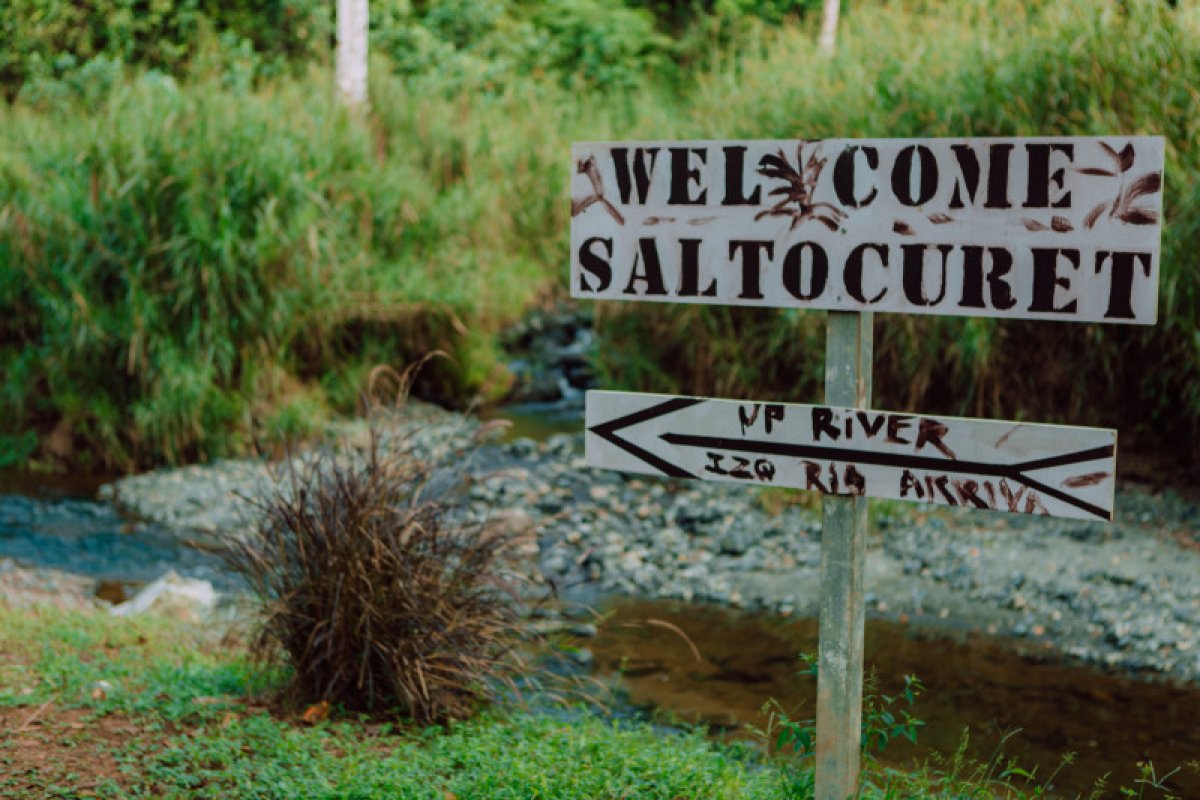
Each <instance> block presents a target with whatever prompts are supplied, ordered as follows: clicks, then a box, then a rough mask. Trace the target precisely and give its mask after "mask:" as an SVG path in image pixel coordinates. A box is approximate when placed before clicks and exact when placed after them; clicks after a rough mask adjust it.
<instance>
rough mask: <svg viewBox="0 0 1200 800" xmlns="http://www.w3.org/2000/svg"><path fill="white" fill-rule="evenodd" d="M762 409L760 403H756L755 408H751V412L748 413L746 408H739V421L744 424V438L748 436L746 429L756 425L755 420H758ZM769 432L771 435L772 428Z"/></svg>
mask: <svg viewBox="0 0 1200 800" xmlns="http://www.w3.org/2000/svg"><path fill="white" fill-rule="evenodd" d="M761 408H762V406H761V405H760V404H758V403H755V404H754V405H753V406H751V409H752V410H751V411H746V407H745V406H738V421H739V422H741V423H742V436H745V435H746V428H749V427H751V426H753V425H754V422H755V420H757V419H758V412H759V410H760V409H761ZM767 432H768V433H770V428H768V429H767Z"/></svg>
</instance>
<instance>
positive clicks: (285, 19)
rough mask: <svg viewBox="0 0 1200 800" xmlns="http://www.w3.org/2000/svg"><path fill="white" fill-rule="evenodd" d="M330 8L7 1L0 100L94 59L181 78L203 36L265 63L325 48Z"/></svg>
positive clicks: (140, 0)
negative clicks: (244, 48) (239, 45)
mask: <svg viewBox="0 0 1200 800" xmlns="http://www.w3.org/2000/svg"><path fill="white" fill-rule="evenodd" d="M331 7H332V3H328V4H327V3H324V2H320V1H319V0H268V2H262V3H247V2H245V0H182V1H181V2H166V3H164V2H151V3H147V2H144V0H72V2H67V1H66V0H6V1H5V2H4V3H3V4H0V95H4V96H7V97H8V98H12V97H13V96H15V95H16V93H17V92H18V91H19V90H20V89H21V87H22V85H23V84H25V83H26V82H27V81H29V80H31V79H41V80H48V79H55V78H59V77H62V76H63V75H64V74H69V73H70V72H71V71H72V70H73V69H74V68H76V67H77V66H78V65H79V64H84V63H87V62H89V61H91V60H92V59H94V58H96V57H98V56H104V57H105V58H108V59H112V60H116V61H119V62H123V63H126V64H137V65H141V66H145V67H153V68H158V69H163V70H166V71H169V72H182V71H183V70H185V69H186V67H187V66H188V64H189V62H190V60H191V59H192V58H193V57H194V56H195V55H196V53H197V50H198V48H200V47H201V46H203V43H204V41H205V36H206V35H217V36H222V35H224V36H226V37H227V39H229V38H232V39H233V40H235V41H245V42H246V43H247V44H248V46H249V47H251V48H252V49H253V50H254V51H255V52H257V53H260V54H263V55H264V56H266V58H267V60H268V61H269V62H273V63H277V62H280V61H282V60H288V59H296V58H299V57H301V56H305V55H311V54H313V53H314V52H320V51H321V50H322V49H324V48H327V46H328V39H329V35H330V32H331V11H330V9H331Z"/></svg>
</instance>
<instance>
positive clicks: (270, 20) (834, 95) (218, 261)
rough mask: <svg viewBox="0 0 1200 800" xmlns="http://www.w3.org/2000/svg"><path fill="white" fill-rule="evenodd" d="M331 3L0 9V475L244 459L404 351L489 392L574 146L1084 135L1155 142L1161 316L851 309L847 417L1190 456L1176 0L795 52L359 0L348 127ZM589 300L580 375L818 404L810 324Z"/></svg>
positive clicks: (953, 26)
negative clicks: (1016, 427)
mask: <svg viewBox="0 0 1200 800" xmlns="http://www.w3.org/2000/svg"><path fill="white" fill-rule="evenodd" d="M329 5H330V4H327V3H323V2H315V0H277V2H272V3H267V4H244V3H238V2H229V1H228V0H225V1H221V0H190V2H184V3H177V4H169V5H167V6H162V7H161V8H160V6H158V5H154V4H151V6H152V8H153V9H158V10H153V11H152V13H151V12H150V11H148V10H147V7H146V4H144V3H141V2H135V0H89V1H88V2H85V3H70V4H68V3H65V2H63V0H15V2H11V3H6V4H5V5H4V7H3V8H2V9H0V90H2V91H3V94H4V95H5V96H6V97H7V98H8V102H7V103H0V129H3V130H4V131H5V138H4V139H3V143H2V144H0V465H2V464H3V463H10V464H11V463H17V464H20V463H26V462H28V461H29V460H30V459H33V460H35V461H38V460H40V461H48V460H58V461H66V462H68V463H74V464H76V465H87V464H91V465H100V464H107V465H112V466H118V467H123V468H129V467H133V466H137V465H143V464H150V463H158V462H164V461H166V462H179V461H188V460H195V459H205V458H212V457H216V456H219V455H222V454H227V453H231V452H238V451H244V450H247V449H250V448H252V447H254V446H256V445H261V444H270V443H272V442H277V441H279V440H281V439H283V438H285V437H287V436H293V435H297V434H303V433H304V432H305V431H307V430H309V429H310V428H311V426H313V425H314V424H315V423H317V422H319V421H320V420H321V419H322V418H324V417H325V416H326V415H328V414H330V413H334V412H345V411H350V410H352V409H353V408H354V404H355V400H356V392H357V390H358V388H359V387H361V385H362V378H363V376H364V375H365V371H366V370H367V369H369V368H370V367H371V366H372V365H373V364H376V363H381V362H382V363H391V364H400V363H404V362H407V361H410V360H412V359H413V358H414V357H416V356H417V355H419V354H422V353H424V352H426V351H428V350H431V349H434V348H441V349H443V350H445V351H447V352H448V353H449V354H450V356H451V358H449V359H444V360H440V361H438V362H436V365H435V366H434V367H433V368H432V369H430V370H428V371H427V372H426V373H425V378H424V382H423V385H422V386H420V387H419V391H420V392H421V393H423V394H425V395H426V396H431V397H434V398H435V399H439V400H442V401H445V402H450V403H456V404H462V403H464V402H466V401H467V400H468V399H469V398H472V397H475V396H483V397H496V396H499V395H502V394H503V392H504V391H505V388H506V385H507V376H506V373H505V371H504V369H503V367H502V365H501V359H500V353H499V350H498V347H497V344H496V338H495V334H496V332H497V331H498V330H499V328H500V327H501V326H503V325H504V324H505V323H506V322H508V321H510V320H512V319H514V318H515V317H516V316H518V315H520V314H521V313H522V312H523V310H525V309H527V308H528V307H529V306H531V305H534V304H537V303H541V302H546V301H547V300H549V299H553V298H554V297H556V296H561V295H563V294H565V288H566V286H565V278H564V276H565V270H566V247H565V243H566V236H567V226H568V214H567V208H568V206H567V197H566V189H565V187H566V182H567V175H568V170H569V168H570V163H569V156H568V153H569V143H570V142H571V141H572V140H578V139H605V138H633V137H645V138H676V137H695V138H707V137H713V138H717V137H747V138H751V137H756V138H766V137H791V136H805V137H820V136H834V135H836V136H868V135H869V136H905V135H929V136H936V135H981V136H982V135H1025V134H1034V133H1039V134H1092V133H1111V132H1120V133H1129V134H1134V133H1146V134H1151V133H1161V134H1163V135H1165V136H1166V137H1167V140H1168V141H1167V171H1166V195H1165V203H1166V219H1167V225H1166V228H1165V232H1164V241H1163V245H1164V258H1163V270H1162V289H1161V294H1160V321H1159V324H1158V325H1157V326H1155V327H1153V328H1150V329H1140V328H1128V327H1120V326H1093V325H1066V324H1053V323H1046V324H1038V323H1017V322H996V321H989V320H971V319H951V318H921V317H911V316H892V317H881V318H880V319H879V325H878V328H879V331H880V332H879V344H878V346H877V350H878V355H877V357H876V364H877V380H876V386H877V392H876V394H877V398H878V401H877V405H879V406H880V407H904V408H920V409H921V410H925V411H936V410H941V411H955V412H957V411H962V412H966V413H972V414H982V415H997V416H1022V417H1025V418H1032V419H1039V420H1066V421H1071V422H1074V423H1080V424H1082V423H1099V424H1105V425H1111V426H1119V427H1120V428H1121V429H1122V432H1123V433H1125V432H1137V433H1142V434H1147V435H1151V434H1158V435H1159V438H1160V439H1161V440H1162V441H1164V442H1165V443H1166V444H1167V445H1168V446H1169V447H1171V448H1173V450H1170V451H1169V452H1172V453H1175V454H1180V453H1182V454H1185V455H1191V456H1194V455H1195V452H1196V450H1197V448H1196V447H1195V443H1196V442H1197V440H1198V439H1200V277H1198V274H1197V271H1196V270H1195V269H1194V268H1193V266H1192V264H1191V259H1192V258H1193V256H1192V253H1194V252H1195V251H1196V247H1197V243H1198V242H1197V240H1198V238H1200V194H1198V193H1200V189H1198V188H1197V187H1200V181H1198V180H1197V176H1198V175H1200V137H1198V135H1197V133H1198V132H1197V126H1198V125H1200V113H1198V112H1200V108H1198V106H1200V99H1198V97H1197V94H1196V92H1195V89H1194V87H1195V86H1197V85H1200V44H1198V42H1200V37H1198V36H1197V34H1198V33H1200V12H1198V11H1197V10H1196V9H1195V8H1194V7H1189V6H1186V5H1185V7H1183V8H1178V9H1174V8H1172V7H1170V6H1169V5H1168V4H1166V3H1162V2H1157V1H1156V0H1127V1H1126V2H1120V3H1118V2H1114V1H1113V0H1063V1H1062V2H1053V3H1051V2H1039V3H1023V2H1016V0H986V2H978V3H969V4H965V3H952V2H936V1H935V0H909V1H908V2H886V3H883V2H877V1H876V0H862V1H861V2H855V3H850V4H848V5H849V7H848V13H847V15H846V17H845V19H844V24H843V27H842V31H841V39H840V41H839V50H838V53H837V55H836V57H834V58H833V59H824V58H822V57H821V56H820V55H819V54H818V53H817V52H816V48H815V46H814V42H815V29H814V22H815V15H812V14H805V11H806V9H807V8H808V7H809V6H813V5H816V4H814V3H809V2H789V1H788V0H713V1H712V2H695V3H687V2H667V1H665V0H664V1H663V2H649V1H647V2H634V1H633V0H629V2H627V3H625V4H621V3H615V2H613V3H606V2H601V0H554V2H550V3H534V2H522V1H521V0H488V2H467V0H426V1H425V2H413V3H407V2H405V3H395V4H390V3H374V4H373V6H374V11H373V14H374V16H373V19H372V37H373V53H374V60H373V62H372V63H373V69H372V86H371V97H372V112H371V114H370V115H369V117H368V118H367V119H366V120H362V121H360V120H354V119H350V118H348V117H347V116H346V115H345V114H344V113H343V112H342V111H341V110H340V109H338V108H337V106H336V104H335V103H334V102H333V101H332V98H331V76H330V73H331V68H330V27H331V21H330V9H329ZM600 311H601V320H600V322H601V326H602V329H601V333H602V335H603V336H604V338H605V340H606V343H605V345H604V346H602V348H601V353H602V363H601V364H600V367H601V372H602V374H603V376H604V377H605V380H606V381H607V382H609V383H611V384H613V385H618V386H622V387H626V388H655V389H682V390H686V391H690V392H697V393H708V392H715V393H719V394H724V395H734V396H736V395H746V396H749V395H753V396H762V397H778V398H784V397H786V398H790V399H797V400H812V399H815V398H816V397H818V396H819V394H818V386H819V383H818V377H819V375H820V369H821V357H822V356H821V342H822V337H821V315H819V314H797V313H789V312H763V311H754V312H749V313H747V312H739V311H737V310H733V309H702V308H695V307H693V308H685V309H666V308H659V307H628V308H625V307H616V308H614V307H606V308H603V309H600ZM733 331H736V332H737V336H736V349H735V337H733V336H731V333H732V332H733ZM645 341H655V342H656V346H655V347H654V348H652V349H651V348H646V347H644V346H641V345H640V344H639V343H641V342H645ZM1037 365H1048V366H1037ZM718 366H719V367H720V368H719V369H718Z"/></svg>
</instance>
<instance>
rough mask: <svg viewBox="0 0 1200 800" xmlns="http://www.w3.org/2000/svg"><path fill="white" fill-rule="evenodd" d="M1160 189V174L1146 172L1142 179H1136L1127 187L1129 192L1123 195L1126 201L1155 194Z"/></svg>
mask: <svg viewBox="0 0 1200 800" xmlns="http://www.w3.org/2000/svg"><path fill="white" fill-rule="evenodd" d="M1160 189H1162V173H1161V172H1147V173H1146V174H1145V175H1143V176H1142V177H1140V178H1138V179H1137V180H1136V181H1134V182H1133V183H1132V184H1130V186H1129V190H1128V191H1127V192H1126V194H1125V198H1126V200H1132V199H1134V198H1135V197H1142V196H1143V195H1147V194H1155V193H1156V192H1158V191H1159V190H1160Z"/></svg>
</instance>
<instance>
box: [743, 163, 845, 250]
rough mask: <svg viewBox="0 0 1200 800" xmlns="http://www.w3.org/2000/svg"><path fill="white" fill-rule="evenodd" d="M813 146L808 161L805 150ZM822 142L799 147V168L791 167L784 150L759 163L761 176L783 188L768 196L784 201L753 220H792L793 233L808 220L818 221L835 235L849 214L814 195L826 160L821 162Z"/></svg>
mask: <svg viewBox="0 0 1200 800" xmlns="http://www.w3.org/2000/svg"><path fill="white" fill-rule="evenodd" d="M806 144H811V145H813V148H812V153H811V154H810V155H809V157H808V160H807V161H805V159H804V146H805V145H806ZM820 149H821V148H820V143H819V142H805V141H801V142H800V143H799V144H798V145H796V166H795V167H793V166H792V165H791V164H790V163H788V158H787V154H785V153H784V152H783V150H782V149H781V150H780V151H779V152H778V154H775V155H771V154H768V155H765V156H763V157H762V158H761V159H760V160H759V162H758V173H759V174H760V175H762V176H764V177H767V178H772V179H774V180H780V181H783V182H784V185H783V186H779V187H777V188H775V189H772V190H771V191H770V192H769V193H768V194H769V195H780V196H781V197H782V199H781V200H780V201H779V202H778V203H776V204H775V205H773V206H771V207H770V208H768V209H764V210H763V211H760V212H758V213H757V214H755V215H754V219H755V220H756V221H757V220H760V219H762V218H763V217H791V218H792V224H791V230H795V229H796V228H797V227H799V226H800V224H801V223H803V222H805V221H807V220H810V219H811V220H815V221H816V222H819V223H821V224H822V225H824V226H825V227H826V228H829V230H831V231H836V230H838V228H839V227H840V223H841V221H842V220H843V219H845V218H846V213H845V212H844V211H842V210H841V209H840V208H838V207H837V206H835V205H833V204H832V203H823V202H817V201H816V200H814V199H813V193H814V192H815V191H816V188H817V181H818V179H820V177H821V170H823V169H824V168H825V162H826V160H827V159H824V158H818V157H817V155H818V152H819V151H820Z"/></svg>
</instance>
